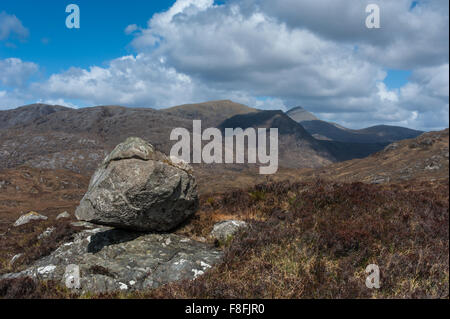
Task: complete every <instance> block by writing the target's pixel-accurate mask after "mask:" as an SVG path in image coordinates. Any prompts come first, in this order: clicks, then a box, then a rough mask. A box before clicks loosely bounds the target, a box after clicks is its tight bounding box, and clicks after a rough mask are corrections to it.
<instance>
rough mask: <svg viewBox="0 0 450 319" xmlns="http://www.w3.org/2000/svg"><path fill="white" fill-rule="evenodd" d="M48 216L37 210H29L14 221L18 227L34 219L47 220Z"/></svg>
mask: <svg viewBox="0 0 450 319" xmlns="http://www.w3.org/2000/svg"><path fill="white" fill-rule="evenodd" d="M47 219H48V217H47V216H44V215H41V214H38V213H36V212H29V213H27V214H25V215H22V216H20V217H19V219H17V220H16V221H15V223H14V227H18V226H21V225H24V224H28V223H29V222H31V221H32V220H47Z"/></svg>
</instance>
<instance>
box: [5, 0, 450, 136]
mask: <svg viewBox="0 0 450 319" xmlns="http://www.w3.org/2000/svg"><path fill="white" fill-rule="evenodd" d="M370 2H373V1H370ZM375 2H376V3H378V4H379V5H380V8H381V29H370V30H369V29H367V28H366V27H365V23H364V22H365V18H366V16H367V14H366V13H365V6H366V4H367V3H369V1H357V2H356V1H346V0H345V1H344V0H320V1H306V0H305V1H304V0H279V1H271V0H240V1H237V0H229V1H227V2H226V3H224V4H220V5H219V4H215V3H214V1H213V0H178V1H176V2H175V3H174V5H173V6H172V7H171V8H169V9H168V10H167V11H164V12H161V13H157V14H155V15H153V16H152V17H151V18H150V19H149V21H148V23H147V25H145V26H138V25H136V24H131V25H129V26H128V27H127V28H126V29H125V30H124V32H125V33H126V34H130V35H132V36H133V40H132V42H131V45H132V47H133V48H134V50H135V54H134V55H130V56H124V57H120V58H117V59H114V60H112V61H109V62H108V63H106V64H105V65H104V66H102V67H99V66H93V67H91V68H89V69H80V68H71V69H68V70H66V71H65V72H62V73H57V74H53V75H51V76H50V77H49V78H48V79H47V80H45V81H43V82H36V83H33V84H32V85H30V86H29V87H28V88H27V92H31V93H30V94H32V95H34V96H39V97H40V98H43V99H45V100H59V99H63V101H67V100H69V101H71V100H80V101H83V102H84V103H86V104H123V105H129V106H150V107H165V106H172V105H177V104H184V103H193V102H200V101H206V100H213V99H232V100H235V101H236V102H240V103H244V104H247V105H250V106H255V107H259V108H266V109H269V108H272V109H286V108H288V107H291V106H297V105H303V106H304V107H305V108H307V109H308V110H310V111H312V112H315V113H317V114H318V115H319V116H320V117H323V118H324V119H328V120H332V121H335V122H339V123H341V124H344V125H347V126H349V127H355V128H356V127H362V126H368V125H373V124H380V123H384V124H394V125H404V126H409V127H415V128H422V129H432V128H437V127H441V128H442V127H445V126H448V96H449V92H448V85H449V84H448V2H447V1H420V2H419V4H418V5H416V6H412V1H410V0H399V1H388V0H378V1H375ZM323 8H327V10H324V9H323ZM390 68H395V69H407V70H411V71H412V76H411V78H410V79H409V82H408V83H407V84H406V85H404V86H403V87H401V88H399V89H389V88H388V87H387V86H386V85H385V84H384V82H383V80H384V79H385V77H386V75H387V71H388V69H390ZM0 79H1V78H0ZM0 81H3V82H0V83H3V84H5V83H6V82H4V81H6V80H0ZM8 81H11V80H8ZM9 83H12V82H9ZM16 83H17V84H18V83H23V82H20V81H18V82H16ZM11 94H12V93H11V92H9V96H10V98H11ZM0 101H1V100H0ZM445 115H447V116H445Z"/></svg>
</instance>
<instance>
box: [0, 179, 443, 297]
mask: <svg viewBox="0 0 450 319" xmlns="http://www.w3.org/2000/svg"><path fill="white" fill-rule="evenodd" d="M448 191H449V187H448V179H447V180H446V181H438V182H434V183H432V182H405V183H403V184H397V185H384V186H379V185H369V184H363V183H346V184H342V183H336V182H325V181H320V180H319V181H314V182H307V183H306V182H305V183H291V182H276V183H265V184H260V185H257V186H255V187H253V188H250V189H247V190H245V191H235V192H228V193H226V194H217V195H207V196H206V195H205V196H203V198H202V205H201V206H202V207H201V209H200V211H199V212H198V213H197V214H196V216H195V217H194V218H193V219H191V221H190V222H189V223H187V224H186V225H184V226H183V227H182V228H180V229H179V230H178V231H177V232H178V233H182V234H185V235H189V236H191V237H193V238H196V237H200V236H202V237H205V236H206V235H207V234H208V233H209V232H210V230H211V228H212V225H213V224H214V222H216V221H218V220H221V219H227V218H230V217H232V218H238V219H246V220H248V221H249V222H250V227H248V228H247V229H245V230H243V231H241V232H240V233H239V234H238V235H237V236H236V237H235V238H234V239H233V240H232V241H231V243H230V244H229V245H227V246H226V247H224V250H225V258H224V261H223V263H222V264H220V265H219V266H217V267H215V268H213V269H212V270H210V271H208V272H207V273H206V274H205V275H203V276H200V277H199V278H197V279H196V280H194V281H181V282H176V283H172V284H169V285H166V286H162V287H160V288H158V289H156V290H149V291H143V292H139V293H117V294H103V295H98V296H89V297H90V298H449V246H448V245H449V219H448V218H449V216H448V204H449V200H448ZM69 233H70V232H69ZM372 263H373V264H377V265H378V266H379V267H380V271H381V288H380V289H378V290H376V289H373V290H371V289H368V288H366V286H365V277H366V274H365V268H366V266H367V265H368V264H372ZM0 297H13V298H14V297H21V298H36V297H39V298H49V297H50V298H51V297H57V298H64V297H68V298H70V297H75V296H73V295H71V294H70V293H68V292H67V291H65V290H64V289H62V288H60V287H59V286H58V285H57V284H55V283H48V282H44V283H35V282H32V281H30V280H28V279H22V280H8V281H3V282H0Z"/></svg>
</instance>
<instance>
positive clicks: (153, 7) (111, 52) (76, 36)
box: [0, 0, 174, 73]
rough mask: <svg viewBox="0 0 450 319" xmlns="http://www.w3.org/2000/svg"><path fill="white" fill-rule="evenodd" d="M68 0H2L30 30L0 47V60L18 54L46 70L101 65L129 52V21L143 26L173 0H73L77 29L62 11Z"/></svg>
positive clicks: (8, 9) (53, 70)
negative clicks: (21, 38) (68, 23)
mask: <svg viewBox="0 0 450 319" xmlns="http://www.w3.org/2000/svg"><path fill="white" fill-rule="evenodd" d="M70 3H72V2H70V1H55V0H40V1H35V0H14V1H2V3H1V4H0V12H1V11H5V12H6V13H11V14H14V15H16V16H17V18H19V19H20V21H22V23H23V25H24V26H26V27H27V28H28V29H29V30H30V36H29V38H28V39H27V40H26V41H24V42H20V41H18V40H16V41H13V40H11V41H10V43H13V44H14V46H15V47H8V46H6V45H1V46H0V58H7V57H10V56H17V57H19V58H21V59H23V60H26V61H34V62H36V63H38V64H40V65H41V66H43V67H44V68H45V71H46V72H47V73H55V72H60V71H62V70H64V69H67V68H69V67H71V66H76V67H82V68H87V67H89V66H91V65H101V64H102V63H104V62H105V61H108V60H111V59H114V58H116V57H118V56H122V55H126V54H130V52H131V51H132V49H131V48H130V47H129V46H128V44H129V43H130V40H131V38H130V36H129V35H126V34H125V33H124V30H125V28H126V27H127V26H128V25H130V24H140V25H145V24H146V22H147V20H148V19H149V18H150V17H151V16H152V15H153V13H155V12H159V11H162V10H166V9H167V8H169V7H170V6H171V5H172V4H173V3H174V1H144V0H127V1H108V0H77V1H73V3H76V4H77V5H78V6H79V7H80V11H81V28H80V29H68V28H66V27H65V20H66V17H67V16H68V14H67V13H66V12H65V9H66V6H67V5H68V4H70Z"/></svg>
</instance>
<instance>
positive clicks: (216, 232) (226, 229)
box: [211, 220, 247, 243]
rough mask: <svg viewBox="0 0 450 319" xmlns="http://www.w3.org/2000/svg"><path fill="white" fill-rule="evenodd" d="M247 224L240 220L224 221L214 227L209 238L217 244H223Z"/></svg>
mask: <svg viewBox="0 0 450 319" xmlns="http://www.w3.org/2000/svg"><path fill="white" fill-rule="evenodd" d="M246 226H247V223H246V222H244V221H241V220H225V221H221V222H219V223H217V224H215V225H214V227H213V230H212V232H211V237H213V238H214V239H216V240H218V241H219V242H222V243H225V242H226V241H227V240H229V239H230V238H232V237H233V235H234V234H235V233H236V232H237V231H238V230H239V229H241V228H243V227H246Z"/></svg>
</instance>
